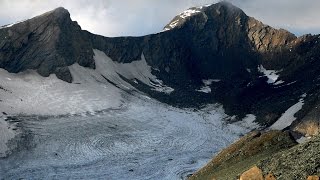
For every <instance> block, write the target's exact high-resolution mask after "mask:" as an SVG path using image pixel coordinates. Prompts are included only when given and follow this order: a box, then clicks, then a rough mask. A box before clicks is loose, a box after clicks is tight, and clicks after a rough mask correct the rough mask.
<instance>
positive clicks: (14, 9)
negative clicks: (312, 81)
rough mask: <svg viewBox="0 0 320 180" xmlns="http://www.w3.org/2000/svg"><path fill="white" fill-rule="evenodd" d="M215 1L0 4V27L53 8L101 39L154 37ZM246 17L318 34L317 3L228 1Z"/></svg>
mask: <svg viewBox="0 0 320 180" xmlns="http://www.w3.org/2000/svg"><path fill="white" fill-rule="evenodd" d="M217 1H218V0H174V1H172V0H134V1H133V0H68V1H65V0H55V1H50V0H0V24H2V25H4V24H8V23H12V22H16V21H19V20H23V19H27V18H30V17H33V16H36V15H39V14H42V13H44V12H46V11H49V10H52V9H54V8H56V7H59V6H62V7H65V8H66V9H68V10H69V11H70V14H71V17H72V19H73V20H75V21H78V23H79V24H80V25H81V27H82V28H83V29H86V30H88V31H90V32H92V33H96V34H101V35H105V36H125V35H133V36H138V35H145V34H149V33H155V32H159V31H161V30H162V28H163V27H164V26H165V25H166V24H167V23H168V22H169V21H170V20H171V19H172V18H173V17H174V16H175V15H177V14H178V13H179V12H181V11H183V10H185V9H187V8H189V7H192V6H198V5H201V4H208V3H215V2H217ZM230 1H232V3H234V4H235V5H237V6H239V7H240V8H242V9H243V10H244V11H245V12H246V13H247V14H248V15H250V16H254V17H255V18H257V19H259V20H261V21H263V22H264V23H267V24H269V25H271V26H275V27H277V28H280V27H282V28H286V29H289V30H293V31H294V32H295V33H298V34H301V33H307V32H311V33H317V30H319V32H320V20H319V18H318V17H320V11H319V9H320V1H318V0H309V1H308V3H306V2H305V1H301V0H281V1H278V0H268V1H265V0H230Z"/></svg>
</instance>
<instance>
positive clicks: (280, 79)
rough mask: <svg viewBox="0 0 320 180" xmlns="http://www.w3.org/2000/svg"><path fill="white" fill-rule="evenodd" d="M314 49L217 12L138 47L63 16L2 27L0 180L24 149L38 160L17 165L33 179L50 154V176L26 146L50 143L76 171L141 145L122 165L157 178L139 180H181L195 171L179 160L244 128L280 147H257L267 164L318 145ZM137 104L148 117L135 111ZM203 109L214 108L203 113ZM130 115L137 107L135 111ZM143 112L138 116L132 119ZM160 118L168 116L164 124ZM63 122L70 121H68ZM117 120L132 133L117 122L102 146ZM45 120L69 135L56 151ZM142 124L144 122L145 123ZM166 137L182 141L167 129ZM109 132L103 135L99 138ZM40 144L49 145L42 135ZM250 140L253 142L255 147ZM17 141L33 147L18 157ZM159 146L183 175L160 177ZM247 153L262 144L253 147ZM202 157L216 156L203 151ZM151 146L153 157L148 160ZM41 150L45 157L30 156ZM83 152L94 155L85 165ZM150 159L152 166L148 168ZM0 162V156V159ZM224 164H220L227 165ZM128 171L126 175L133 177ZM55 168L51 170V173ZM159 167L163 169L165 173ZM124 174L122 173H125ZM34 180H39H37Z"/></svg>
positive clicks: (315, 40) (311, 40)
mask: <svg viewBox="0 0 320 180" xmlns="http://www.w3.org/2000/svg"><path fill="white" fill-rule="evenodd" d="M319 40H320V36H319V35H314V36H312V35H305V36H301V37H296V36H295V35H293V34H292V33H290V32H288V31H286V30H283V29H280V30H278V29H274V28H272V27H270V26H267V25H264V24H263V23H262V22H259V21H258V20H256V19H254V18H252V17H249V16H247V15H246V14H245V13H244V12H243V11H242V10H241V9H239V8H237V7H235V6H233V5H232V4H230V3H228V2H220V3H217V4H212V5H208V6H202V7H193V8H190V9H188V10H186V11H185V12H182V13H181V14H179V15H177V16H176V17H174V19H173V20H172V21H171V22H169V24H168V25H166V26H165V27H164V30H163V31H162V32H159V33H157V34H151V35H146V36H142V37H114V38H109V37H103V36H99V35H95V34H92V33H90V32H87V31H83V30H81V28H80V26H79V25H78V24H77V23H76V22H74V21H72V20H71V19H70V14H69V12H68V11H67V10H65V9H64V8H57V9H55V10H53V11H51V12H48V13H45V14H43V15H40V16H37V17H34V18H32V19H29V20H26V21H23V22H20V23H17V24H14V25H10V26H4V27H1V28H0V68H2V69H1V70H0V75H1V80H0V95H1V96H0V108H1V110H2V111H3V112H2V115H1V116H0V125H1V128H0V133H3V132H5V133H6V134H8V136H7V137H4V140H5V141H10V140H11V139H12V137H11V136H13V137H15V138H17V139H18V140H12V142H11V141H10V143H9V146H10V147H9V148H8V149H9V152H10V153H13V154H14V153H17V154H15V155H14V156H12V157H9V158H8V159H5V160H4V161H2V163H3V164H4V165H5V166H3V167H2V166H1V168H3V169H0V170H1V171H2V172H7V171H8V170H10V169H12V168H11V165H12V166H14V165H15V163H16V162H15V160H16V159H19V157H24V153H28V148H31V149H33V148H34V149H33V150H34V152H41V156H39V157H38V158H35V161H33V160H30V159H29V160H28V159H27V160H26V159H24V160H25V161H26V162H30V164H31V165H32V168H34V169H37V168H39V167H38V164H39V163H38V162H37V161H42V160H46V159H45V158H46V155H47V154H48V153H49V154H51V155H52V156H50V157H51V158H52V159H50V163H52V164H53V165H57V164H55V163H57V161H59V158H60V155H59V153H57V152H53V150H51V149H50V147H51V146H50V145H51V144H49V143H48V144H47V145H48V146H46V145H44V146H41V145H40V146H39V144H37V143H38V141H39V142H40V141H43V142H46V141H47V140H48V141H49V140H50V142H51V143H53V144H54V145H55V143H57V147H58V149H54V151H58V152H61V154H62V155H61V157H64V156H65V157H69V156H68V155H70V153H71V151H74V152H76V154H77V156H76V157H75V159H72V158H73V157H71V159H72V160H73V161H74V162H75V164H77V163H78V162H79V161H80V162H81V163H83V161H82V160H83V159H89V160H90V163H91V165H92V164H95V163H93V162H94V161H95V160H96V159H99V160H101V161H103V162H105V163H107V164H108V163H110V161H109V160H106V159H105V156H106V155H108V156H112V155H114V154H113V153H114V152H117V150H114V151H112V152H109V151H108V148H109V146H110V147H113V148H115V149H117V148H118V150H119V151H121V152H124V154H126V155H128V154H130V152H129V151H128V150H130V147H136V144H134V143H133V144H132V142H135V141H134V140H136V141H139V142H140V141H143V142H144V141H147V142H148V143H149V145H150V146H148V143H141V144H142V145H143V146H147V148H146V151H139V152H138V153H137V154H134V155H132V156H130V158H129V159H126V160H128V161H129V162H130V163H132V164H135V163H136V160H135V159H136V158H137V157H141V156H142V155H143V157H144V158H145V159H142V160H141V161H139V162H138V164H139V163H142V164H148V162H149V163H152V164H154V165H155V166H159V167H161V168H159V169H158V171H157V174H156V175H155V174H152V173H151V171H152V170H154V169H152V168H151V170H150V167H149V168H148V169H149V170H150V171H148V172H147V173H150V174H149V175H150V177H157V178H158V177H159V172H161V170H163V169H166V170H167V171H170V175H168V176H166V178H167V179H170V178H172V177H173V175H172V174H174V177H176V175H178V176H181V177H185V176H186V175H188V174H190V173H192V172H193V171H194V170H195V167H197V168H198V167H200V166H201V165H203V163H201V162H199V161H200V160H198V161H197V160H196V161H194V159H193V158H190V157H189V156H184V155H181V154H183V153H186V154H192V157H195V156H196V157H198V158H200V159H201V160H203V159H204V160H207V158H208V157H209V156H210V155H211V154H214V153H216V152H217V151H218V150H220V149H221V148H222V147H225V146H226V145H228V144H229V143H231V142H232V141H233V140H234V139H235V138H237V137H238V136H239V135H240V134H242V133H246V132H248V131H250V130H253V129H255V128H260V129H264V130H269V129H271V130H274V129H275V130H280V131H285V132H280V131H277V133H275V134H276V135H275V137H276V138H275V139H273V138H271V142H272V143H273V142H276V146H277V145H279V147H280V148H279V147H278V146H277V148H275V149H271V150H270V149H267V150H266V151H264V150H265V149H263V148H262V149H259V147H260V146H259V147H257V148H258V150H257V152H258V153H259V152H260V151H262V152H268V153H269V152H270V153H277V152H278V150H279V149H280V150H281V149H286V148H289V147H291V146H293V144H295V140H298V139H299V138H300V137H301V136H307V137H309V136H315V135H318V134H319V129H320V128H319V127H320V125H319V124H320V123H319V122H320V120H319V110H318V106H319V104H320V100H319V97H320V91H319V85H320V78H319V77H320V61H319V60H320V59H319V57H320V51H319V48H320V43H319ZM35 71H36V72H37V73H38V74H40V75H41V76H43V77H40V76H39V75H38V74H37V73H36V72H35ZM56 77H57V78H59V79H60V80H59V79H57V78H56ZM61 80H63V81H61ZM153 99H156V100H158V101H160V102H161V103H160V105H159V104H157V103H159V102H156V103H154V101H153ZM136 102H141V103H143V104H145V106H150V107H148V108H149V109H148V108H147V109H146V110H145V109H143V108H142V107H141V106H138V105H137V104H136ZM155 104H156V105H155ZM210 104H216V105H214V108H213V109H211V110H210V111H209V112H207V111H206V109H207V107H208V105H210ZM168 105H169V106H168ZM220 105H222V106H220ZM171 106H174V107H171ZM61 107H63V108H61ZM137 107H140V108H138V109H136V108H137ZM159 107H161V108H163V109H164V110H163V111H161V113H159V112H157V113H156V112H154V113H152V112H153V111H151V109H152V108H159ZM184 108H188V109H184ZM190 108H191V110H190ZM181 109H182V110H181ZM179 110H181V112H180V111H179ZM145 111H148V113H146V115H145V116H143V114H144V113H145ZM192 111H196V113H192ZM106 112H107V113H106ZM108 112H111V113H110V114H108ZM137 112H138V113H137ZM170 112H172V114H171V113H170ZM8 114H9V115H8ZM19 114H20V115H19ZM97 114H98V115H97ZM167 114H170V116H168V117H167ZM179 114H180V115H179ZM188 114H189V115H190V114H191V115H190V116H188ZM39 115H40V116H39ZM96 115H97V117H98V116H100V115H101V116H103V118H100V119H99V120H101V122H100V121H98V122H95V121H94V118H95V117H96ZM131 115H132V116H133V117H132V118H130V117H131ZM16 116H17V117H16ZM73 116H76V118H72V117H73ZM78 116H93V118H91V117H90V118H86V117H84V118H78ZM118 116H120V117H123V119H126V120H130V121H131V120H132V121H133V122H132V124H131V125H132V126H133V127H135V128H134V129H132V128H131V127H127V126H126V125H125V123H122V124H121V123H120V124H119V126H121V128H123V129H121V128H120V130H121V133H120V134H116V135H117V136H120V137H121V138H119V139H120V140H119V139H117V138H113V139H112V138H111V140H110V141H109V136H111V137H112V136H113V135H114V134H113V133H114V132H113V130H114V129H117V127H116V126H110V122H105V120H106V119H107V120H110V119H112V120H118V118H119V117H118ZM141 116H143V117H141ZM180 116H182V117H183V119H187V121H188V122H189V124H184V121H183V119H180V118H177V117H180ZM2 117H3V119H1V118H2ZM64 117H66V118H65V119H64ZM139 118H142V121H143V123H141V122H140V121H137V119H139ZM51 119H53V122H56V121H58V122H60V121H62V122H61V124H64V123H68V120H70V124H69V126H70V128H73V129H75V130H74V131H71V132H70V133H69V131H68V129H67V130H66V131H64V135H65V136H67V137H68V139H67V142H64V141H60V140H59V139H63V138H61V137H60V136H59V133H56V132H59V128H60V123H58V124H57V125H55V126H53V127H52V128H53V129H50V128H51V126H47V125H48V124H50V120H51ZM79 119H80V121H81V122H85V123H84V124H86V123H88V122H86V120H88V119H89V121H90V122H91V121H93V123H98V124H91V125H90V124H89V125H88V126H92V127H94V128H97V127H100V126H99V123H101V124H103V125H104V126H102V127H105V126H107V125H108V127H110V128H109V129H108V131H106V130H105V129H103V128H102V130H101V131H97V132H91V131H90V130H88V131H86V130H87V129H86V126H82V124H81V123H80V124H78V120H79ZM150 119H152V120H153V121H151V122H150V121H149V120H150ZM64 120H65V121H64ZM157 120H159V121H157ZM198 121H199V122H198ZM90 122H89V123H90ZM164 122H166V123H168V124H170V123H171V124H170V125H168V126H165V127H166V128H168V129H169V130H168V131H166V132H168V133H170V134H169V135H168V136H163V134H162V131H161V128H162V127H163V126H162V125H163V124H161V123H164ZM108 123H109V124H108ZM148 123H150V124H148ZM158 123H160V124H158ZM256 123H259V125H257V124H256ZM86 125H87V124H86ZM184 125H188V126H187V127H186V126H184ZM7 126H8V127H9V128H7ZM175 126H178V128H179V129H181V131H177V132H176V131H175V130H174V129H172V127H175ZM56 127H57V129H55V128H56ZM155 127H156V128H155ZM153 128H154V129H156V130H157V131H155V132H157V133H158V134H155V135H154V136H150V134H149V133H152V132H153V131H150V129H151V130H153ZM13 129H16V130H17V129H18V130H19V131H21V132H22V133H21V137H20V135H18V136H14V135H13V134H14V130H13ZM39 129H42V130H43V131H41V132H42V133H43V134H41V133H40V134H38V133H39V132H38V130H39ZM78 129H81V130H84V131H85V132H89V135H88V137H84V138H85V139H86V141H85V142H78V143H76V144H73V141H74V140H75V139H74V137H78V136H80V135H81V133H80V134H78V133H79V132H80V131H79V130H78ZM110 129H112V130H110ZM212 129H214V132H212ZM171 130H172V131H171ZM287 130H288V131H287ZM111 131H112V133H110V134H107V135H106V134H104V132H108V133H109V132H111ZM199 131H203V132H206V134H201V133H199ZM132 132H133V133H136V134H138V136H137V137H139V138H140V139H134V138H133V139H132V137H133V136H132V134H131V133H132ZM47 133H48V134H49V135H48V134H47ZM50 133H53V134H54V135H52V136H51V134H50ZM73 133H74V134H73ZM100 133H101V134H100ZM176 133H178V134H176ZM55 134H58V137H56V136H55ZM194 134H195V135H194ZM271 134H272V133H271ZM279 134H280V135H279ZM187 135H188V136H187ZM209 135H211V136H212V137H209ZM273 135H274V134H273ZM277 135H279V136H280V137H282V136H284V137H285V138H284V139H285V141H283V142H282V141H281V142H278V141H277V137H278V136H277ZM101 136H103V137H101ZM225 136H226V137H225ZM292 136H293V137H292ZM106 137H107V138H106ZM180 137H181V139H179V138H180ZM186 137H190V138H192V142H197V138H200V139H201V140H202V141H201V142H197V143H194V145H192V143H190V142H191V140H190V142H188V141H187V139H186ZM261 137H269V136H267V135H266V136H264V135H262V136H261ZM272 137H273V136H272ZM150 138H151V139H150ZM153 138H154V139H153ZM8 139H9V140H8ZM92 139H93V140H92ZM261 139H262V141H264V140H265V139H264V138H261ZM261 139H260V136H258V140H261ZM121 140H123V141H121ZM267 140H270V139H268V138H267ZM20 141H21V142H22V143H21V144H22V145H21V146H23V145H25V144H27V143H31V144H32V143H34V144H37V146H36V145H34V146H35V147H30V145H28V146H27V147H20V146H19V143H17V142H20ZM124 141H125V142H124ZM162 141H165V142H166V144H175V142H177V144H175V145H174V147H173V151H174V152H175V155H176V156H177V157H179V158H180V159H178V160H177V161H175V162H176V163H180V162H183V166H184V165H185V164H187V165H185V166H186V167H179V168H178V169H175V170H174V172H172V171H173V170H172V169H170V168H169V167H166V166H165V164H167V163H168V161H172V160H171V159H172V158H171V157H169V159H168V157H167V156H168V154H169V152H168V151H167V150H166V149H163V146H161V145H162V144H161V142H162ZM88 142H89V143H88ZM91 142H94V143H97V144H94V143H93V144H92V143H91ZM209 142H210V143H212V145H211V144H208V143H209ZM254 142H256V141H254ZM254 142H253V144H250V143H248V144H246V143H243V144H241V148H243V149H242V150H243V151H246V150H247V149H246V148H249V149H250V148H254V149H256V148H255V146H256V144H255V143H254ZM105 143H106V144H107V145H106V144H105ZM198 143H200V144H201V143H202V144H204V145H200V144H198ZM267 143H268V142H267ZM282 143H283V144H282ZM5 144H7V143H5ZM70 144H71V147H70V149H68V148H69V145H70ZM185 144H187V145H185ZM258 144H259V145H261V143H260V142H259V143H258ZM262 144H263V142H262ZM242 145H243V146H242ZM267 145H268V144H267ZM1 146H2V145H1ZM180 146H181V147H182V148H181V147H180ZM212 146H217V147H218V148H214V150H209V149H210V148H209V147H211V148H212ZM66 147H67V148H66ZM155 147H157V148H159V149H160V151H159V153H158V154H157V153H156V152H157V150H155V149H156V148H155ZM267 147H268V146H267ZM24 148H25V149H24ZM38 148H40V149H38ZM41 148H43V149H45V150H44V151H41ZM188 148H190V149H192V150H195V149H196V150H201V153H199V154H196V153H194V151H192V152H189V149H188ZM202 148H203V149H204V150H202ZM12 149H13V150H17V151H19V152H14V151H13V150H12ZM26 149H27V150H26ZM88 149H89V150H88ZM91 149H93V150H94V152H96V153H95V154H90V152H91V151H90V150H91ZM106 149H107V152H105V150H106ZM0 150H1V151H3V149H0ZM11 150H12V152H11ZM269 150H270V151H269ZM101 151H102V152H101ZM180 151H183V153H181V152H180ZM42 152H43V153H42ZM153 153H155V154H156V155H158V156H159V157H161V158H162V160H161V161H160V162H157V161H156V160H155V159H154V158H151V160H150V157H153ZM6 154H7V153H4V155H5V156H6ZM35 154H37V153H35ZM35 154H34V155H35ZM145 154H146V156H144V155H145ZM262 154H263V153H262ZM58 155H59V156H58ZM237 155H239V154H237ZM241 155H242V154H241V153H240V156H236V157H238V158H240V159H241V157H242V156H241ZM244 155H245V157H246V154H244ZM264 155H265V154H264ZM190 156H191V155H190ZM204 156H206V158H204ZM120 157H121V156H116V157H114V159H113V162H121V163H123V161H121V160H123V159H121V158H120ZM15 158H16V159H15ZM77 158H80V160H79V159H77ZM119 158H120V159H119ZM166 158H167V159H166ZM227 158H228V156H227ZM62 159H63V158H62ZM138 159H139V158H138ZM51 160H52V161H51ZM228 160H230V159H227V160H226V161H228ZM272 161H275V160H272ZM8 162H10V163H8ZM46 162H47V163H48V161H46ZM231 162H233V160H232V158H231ZM0 163H1V162H0ZM68 163H69V162H64V161H63V162H61V164H62V166H67V167H69V168H70V169H72V170H73V173H74V174H78V172H79V170H78V169H75V168H74V167H73V165H74V164H68ZM81 163H80V165H83V164H81ZM130 163H129V165H130V167H131V166H133V165H132V164H130ZM158 163H160V164H158ZM275 163H276V162H275ZM61 164H59V165H60V166H59V165H57V166H59V167H61ZM49 166H50V165H48V164H46V165H45V167H42V168H40V169H41V172H42V173H43V174H46V173H47V172H48V171H55V170H52V169H51V168H52V167H51V166H50V167H49ZM89 166H90V165H89ZM123 166H125V167H126V168H127V167H128V165H123V164H119V163H118V164H117V163H116V164H115V168H116V169H117V170H118V171H115V172H113V173H115V174H114V175H115V176H118V177H127V176H128V172H127V173H125V172H124V171H127V170H124V169H123V168H121V167H123ZM90 167H91V168H92V167H93V166H90ZM133 167H135V166H133ZM144 167H145V166H144ZM170 167H174V163H171V166H170ZM19 168H21V170H23V171H24V173H25V174H29V175H30V174H32V170H34V169H32V168H31V169H32V170H30V171H29V169H28V168H29V167H28V165H25V166H23V167H21V166H19ZM95 168H96V167H94V168H93V169H95ZM48 169H49V170H48ZM119 169H121V170H119ZM168 169H169V170H168ZM19 170H20V169H12V171H10V172H8V173H7V174H6V175H7V177H8V178H10V177H16V178H19V175H17V173H16V172H15V171H19ZM60 170H61V169H60ZM91 170H92V169H90V168H89V169H88V171H89V172H90V173H92V174H90V173H89V174H87V175H88V176H87V177H91V178H93V177H99V175H96V174H95V173H94V172H91ZM100 170H101V171H103V170H109V171H108V172H110V169H104V168H102V169H101V167H100ZM39 171H40V170H39ZM133 171H134V170H133V169H130V171H129V172H130V173H132V172H133ZM117 172H121V173H120V174H117ZM143 172H144V171H143V170H141V169H139V170H138V171H137V172H136V171H134V172H133V174H135V175H136V176H135V177H142V175H143ZM103 173H104V174H105V172H103ZM61 174H65V171H64V169H62V170H61V171H60V175H61ZM38 175H39V174H38ZM38 177H42V176H41V174H40V175H39V176H38ZM61 177H65V176H63V175H61Z"/></svg>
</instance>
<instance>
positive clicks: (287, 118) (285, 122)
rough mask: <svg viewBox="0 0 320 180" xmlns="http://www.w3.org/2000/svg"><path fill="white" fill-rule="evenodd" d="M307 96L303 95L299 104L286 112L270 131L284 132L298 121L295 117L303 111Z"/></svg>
mask: <svg viewBox="0 0 320 180" xmlns="http://www.w3.org/2000/svg"><path fill="white" fill-rule="evenodd" d="M306 96H307V94H303V95H302V96H301V99H300V100H299V102H298V103H296V104H294V105H293V106H291V107H290V108H289V109H288V110H286V112H284V113H283V114H282V116H281V117H280V118H279V119H278V120H277V121H276V122H275V123H274V124H273V125H272V126H270V129H274V130H282V129H284V128H286V127H288V126H290V125H291V124H292V123H293V121H295V120H296V119H297V118H296V117H295V116H294V115H295V114H296V113H297V112H298V111H300V110H301V109H302V106H303V105H304V98H305V97H306Z"/></svg>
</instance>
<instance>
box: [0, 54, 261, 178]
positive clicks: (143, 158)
mask: <svg viewBox="0 0 320 180" xmlns="http://www.w3.org/2000/svg"><path fill="white" fill-rule="evenodd" d="M94 52H95V61H96V65H97V68H96V69H95V70H92V69H87V68H83V67H81V66H79V65H77V64H75V65H72V66H70V71H71V73H72V76H73V78H74V82H73V83H72V84H69V83H66V82H63V81H61V80H59V79H57V78H56V77H55V76H54V75H51V76H50V77H47V78H44V77H41V76H39V75H38V74H36V73H35V72H33V71H27V72H23V73H19V74H11V73H8V72H7V71H5V70H0V86H1V89H0V98H1V101H0V109H1V110H2V111H3V112H4V113H2V114H1V115H0V141H1V142H0V155H1V156H2V157H4V158H1V159H0V179H20V178H24V179H170V180H172V179H185V178H186V176H187V175H189V174H191V173H193V172H194V171H196V170H197V169H199V168H200V167H201V166H204V165H205V163H206V162H208V161H209V160H210V159H211V157H212V155H213V154H215V153H217V152H218V151H219V150H221V149H222V148H224V147H226V146H227V145H229V144H230V143H232V142H234V141H235V140H236V139H237V138H239V136H241V135H243V134H245V133H247V132H248V131H250V130H251V129H252V128H254V127H257V126H256V125H255V124H254V123H253V121H254V120H255V116H254V115H248V116H247V117H246V120H245V121H243V123H235V124H227V123H225V121H224V120H225V119H229V118H230V116H228V115H226V114H225V113H224V110H223V107H222V106H221V105H219V104H215V105H208V106H207V107H206V108H203V109H201V110H195V109H179V108H175V107H171V106H168V105H166V104H163V103H160V102H158V101H156V100H154V99H152V98H150V97H148V96H147V95H145V94H143V93H141V92H138V91H137V90H135V89H134V87H132V86H131V85H130V84H129V83H128V82H126V81H124V80H123V79H121V78H120V76H119V74H120V75H122V76H123V77H126V78H127V79H129V80H132V81H133V82H134V83H145V84H146V85H148V86H150V88H154V89H155V90H159V89H157V88H159V87H160V88H169V87H167V86H165V85H164V84H163V83H162V81H160V80H158V79H157V77H155V76H154V75H152V74H151V69H150V67H149V66H148V65H147V63H146V62H145V60H144V57H143V54H142V56H141V60H137V61H133V62H132V63H128V64H121V63H116V62H113V61H112V60H111V59H110V58H108V57H107V56H105V54H104V53H103V52H101V51H97V50H95V51H94ZM110 82H112V83H110ZM212 82H213V81H211V82H210V83H212ZM206 83H207V84H206ZM206 83H204V84H205V85H208V84H209V82H207V81H206ZM114 84H115V85H114ZM169 89H170V88H169ZM163 93H168V92H167V91H163ZM10 116H11V117H10ZM12 116H14V118H12Z"/></svg>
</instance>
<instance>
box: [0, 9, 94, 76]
mask: <svg viewBox="0 0 320 180" xmlns="http://www.w3.org/2000/svg"><path fill="white" fill-rule="evenodd" d="M81 34H82V31H81V28H80V26H79V25H78V24H77V23H76V22H73V21H71V19H70V14H69V12H68V11H67V10H65V9H63V8H58V9H55V10H54V11H51V12H48V13H45V14H43V15H40V16H37V17H35V18H32V19H29V20H26V21H24V22H20V23H17V24H14V25H12V26H11V27H5V28H3V29H0V39H1V43H0V67H1V68H4V69H6V70H8V71H9V72H14V73H17V72H20V71H24V70H26V69H35V70H37V72H38V73H39V74H40V75H42V76H49V75H50V74H52V73H55V74H56V75H57V76H58V77H59V78H61V79H62V80H65V81H67V82H71V81H72V77H71V74H70V72H69V70H68V68H67V66H69V65H72V64H74V63H76V62H77V63H79V64H80V65H82V66H86V67H90V68H94V61H93V58H92V56H93V51H92V48H91V47H90V46H88V45H89V44H88V40H85V39H83V38H82V36H81Z"/></svg>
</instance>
